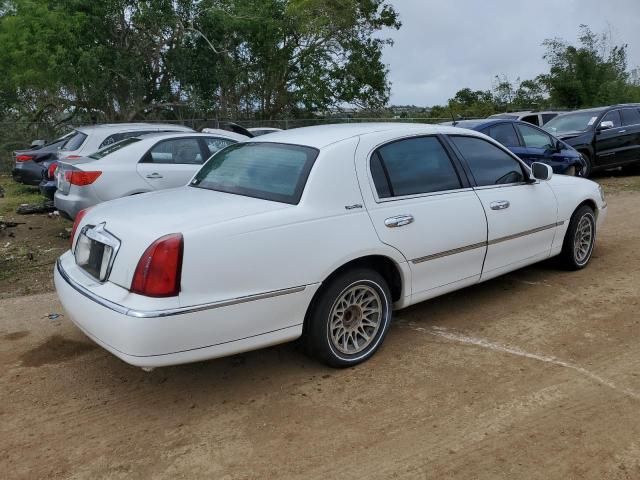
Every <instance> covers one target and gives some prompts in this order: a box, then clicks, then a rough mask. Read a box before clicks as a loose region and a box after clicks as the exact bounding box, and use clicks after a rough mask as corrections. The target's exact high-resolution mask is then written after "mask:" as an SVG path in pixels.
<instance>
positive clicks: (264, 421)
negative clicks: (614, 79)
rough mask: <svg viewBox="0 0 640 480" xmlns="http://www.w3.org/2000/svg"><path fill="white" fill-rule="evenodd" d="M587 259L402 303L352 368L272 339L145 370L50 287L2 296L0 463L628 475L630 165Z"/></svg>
mask: <svg viewBox="0 0 640 480" xmlns="http://www.w3.org/2000/svg"><path fill="white" fill-rule="evenodd" d="M601 181H602V183H603V184H604V185H605V189H606V191H607V192H608V201H609V218H608V219H607V223H606V225H605V227H604V228H603V229H602V231H601V232H599V241H598V242H599V243H598V245H597V248H596V251H595V253H594V258H593V260H592V263H591V264H590V265H589V267H588V268H587V269H585V270H582V271H580V272H563V271H560V270H558V269H556V268H555V266H554V265H553V264H551V263H544V264H540V265H536V266H533V267H530V268H527V269H524V270H520V271H517V272H514V273H512V274H510V275H507V276H505V277H502V278H498V279H495V280H493V281H490V282H487V283H484V284H481V285H478V286H475V287H472V288H468V289H466V290H462V291H459V292H456V293H454V294H450V295H447V296H445V297H442V298H439V299H436V300H433V301H429V302H426V303H423V304H421V305H417V306H414V307H412V308H409V309H407V310H404V311H401V312H398V313H397V315H396V322H395V324H394V325H393V326H392V328H391V331H390V332H389V335H388V337H387V340H386V342H385V344H384V346H383V348H382V349H381V350H380V351H379V352H378V354H377V355H376V356H375V357H374V358H373V359H372V360H371V361H369V362H368V363H366V364H364V365H361V366H359V367H356V368H352V369H348V370H332V369H329V368H325V367H323V366H321V365H319V364H317V363H315V362H313V361H312V360H309V359H307V358H306V357H305V356H303V355H302V354H301V353H300V352H299V351H298V349H297V348H296V347H295V345H292V344H290V345H282V346H278V347H274V348H270V349H266V350H261V351H257V352H252V353H248V354H244V355H240V356H235V357H231V358H225V359H220V360H214V361H209V362H202V363H197V364H192V365H184V366H179V367H172V368H163V369H157V370H155V371H153V372H151V373H144V372H142V371H141V370H140V369H136V368H133V367H130V366H127V365H126V364H124V363H122V362H121V361H119V360H118V359H116V358H115V357H113V356H112V355H110V354H108V353H107V352H106V351H103V350H102V349H100V348H98V347H96V346H94V345H93V344H92V343H91V342H90V341H89V340H88V339H87V338H86V337H84V336H83V334H82V333H81V332H80V331H79V330H77V329H76V328H75V327H74V326H73V325H72V324H71V322H70V321H69V320H68V319H67V318H66V317H64V316H62V317H58V318H57V319H51V318H48V314H50V313H62V312H61V310H60V306H59V304H58V302H57V301H56V298H55V294H53V293H44V294H39V295H34V296H22V297H12V298H7V299H4V300H0V338H1V340H0V472H2V477H3V478H10V479H14V478H16V479H36V478H73V479H94V478H110V479H120V478H156V479H169V478H171V479H173V478H212V479H236V478H237V479H250V478H251V479H253V478H256V479H265V478H301V479H302V478H304V479H316V478H317V479H328V478H367V479H370V478H373V479H378V478H379V479H387V478H421V479H427V478H428V479H431V478H434V479H449V478H456V479H458V478H461V479H545V480H546V479H598V480H601V479H640V415H639V413H640V348H639V346H640V343H639V340H638V339H639V338H640V256H639V255H638V250H639V247H640V181H639V180H638V177H621V178H613V179H609V178H606V179H603V180H601Z"/></svg>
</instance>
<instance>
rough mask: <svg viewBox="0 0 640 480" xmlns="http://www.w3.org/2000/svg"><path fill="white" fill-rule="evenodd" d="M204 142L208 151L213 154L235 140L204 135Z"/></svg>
mask: <svg viewBox="0 0 640 480" xmlns="http://www.w3.org/2000/svg"><path fill="white" fill-rule="evenodd" d="M204 143H205V144H206V145H207V149H208V150H209V153H210V154H211V155H213V154H214V153H218V152H219V151H220V150H222V149H223V148H226V147H228V146H229V145H231V144H234V143H237V142H236V141H235V140H230V139H228V138H220V137H206V138H205V139H204Z"/></svg>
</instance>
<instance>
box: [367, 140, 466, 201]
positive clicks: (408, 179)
mask: <svg viewBox="0 0 640 480" xmlns="http://www.w3.org/2000/svg"><path fill="white" fill-rule="evenodd" d="M370 168H371V175H372V177H373V183H374V185H375V187H376V190H377V192H378V197H379V198H388V197H401V196H404V195H416V194H420V193H431V192H440V191H445V190H455V189H458V188H461V187H462V185H461V183H460V178H459V177H458V174H457V172H456V170H455V168H454V166H453V164H452V163H451V159H450V158H449V155H448V154H447V152H446V150H445V149H444V147H443V146H442V144H441V143H440V140H438V139H437V138H436V137H419V138H409V139H406V140H399V141H396V142H393V143H390V144H387V145H385V146H383V147H380V148H378V149H377V150H376V151H375V152H374V154H373V155H372V157H371V164H370Z"/></svg>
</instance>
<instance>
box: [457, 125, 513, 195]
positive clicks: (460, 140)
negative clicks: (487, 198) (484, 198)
mask: <svg viewBox="0 0 640 480" xmlns="http://www.w3.org/2000/svg"><path fill="white" fill-rule="evenodd" d="M449 138H450V139H451V141H452V142H453V144H454V145H455V146H456V147H457V148H458V150H459V151H460V153H461V154H462V156H463V157H464V159H465V160H466V161H467V163H468V164H469V168H470V169H471V173H472V174H473V177H474V178H475V180H476V183H477V184H478V186H485V185H503V184H507V183H519V182H523V181H524V179H525V176H524V173H523V171H522V166H521V165H520V163H519V162H518V161H516V160H515V159H514V158H513V157H511V156H510V155H509V154H507V153H506V152H505V151H503V150H501V149H500V148H498V147H497V146H495V145H493V144H491V143H489V142H488V141H486V140H483V139H481V138H473V137H464V136H457V135H456V136H450V137H449Z"/></svg>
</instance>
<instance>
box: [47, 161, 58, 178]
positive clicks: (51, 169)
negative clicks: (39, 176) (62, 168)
mask: <svg viewBox="0 0 640 480" xmlns="http://www.w3.org/2000/svg"><path fill="white" fill-rule="evenodd" d="M57 169H58V164H57V163H56V162H54V163H52V164H51V165H49V168H48V169H47V178H48V179H49V180H53V179H54V178H56V170H57Z"/></svg>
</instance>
